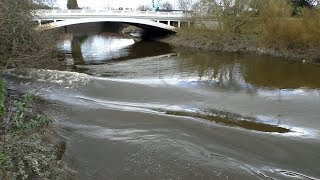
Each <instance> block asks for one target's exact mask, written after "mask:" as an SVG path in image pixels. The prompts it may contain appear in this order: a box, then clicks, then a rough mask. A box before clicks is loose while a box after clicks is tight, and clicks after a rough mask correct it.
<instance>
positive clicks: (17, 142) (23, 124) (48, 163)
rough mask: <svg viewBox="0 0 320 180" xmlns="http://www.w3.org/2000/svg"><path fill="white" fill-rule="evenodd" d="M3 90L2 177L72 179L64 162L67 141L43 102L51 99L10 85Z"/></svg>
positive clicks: (0, 174)
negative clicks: (46, 111) (49, 116)
mask: <svg viewBox="0 0 320 180" xmlns="http://www.w3.org/2000/svg"><path fill="white" fill-rule="evenodd" d="M4 87H5V86H3V88H4ZM2 94H4V97H5V98H4V101H3V107H4V112H5V113H3V118H2V119H3V121H2V122H1V123H0V125H1V132H0V165H1V166H0V178H1V179H5V180H10V179H52V178H53V179H59V178H60V179H73V175H72V173H71V171H70V170H69V169H68V167H67V166H66V165H65V164H64V163H63V162H62V157H63V155H64V153H65V151H66V142H65V140H64V139H63V138H62V136H60V135H59V134H58V132H57V130H56V128H55V127H54V125H53V124H52V121H51V119H49V118H48V117H46V116H45V115H44V114H45V112H44V111H45V109H43V105H46V104H47V103H48V102H46V101H44V100H43V99H41V98H39V97H36V96H32V95H26V94H23V93H21V92H18V91H15V90H11V89H6V90H5V89H4V90H3V91H2Z"/></svg>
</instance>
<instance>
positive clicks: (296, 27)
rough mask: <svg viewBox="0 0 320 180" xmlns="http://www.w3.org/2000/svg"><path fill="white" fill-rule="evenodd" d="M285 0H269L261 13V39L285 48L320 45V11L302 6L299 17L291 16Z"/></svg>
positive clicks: (289, 7)
mask: <svg viewBox="0 0 320 180" xmlns="http://www.w3.org/2000/svg"><path fill="white" fill-rule="evenodd" d="M291 12H292V7H291V5H290V4H288V3H286V1H285V0H282V1H279V0H270V1H269V3H268V4H267V6H266V7H265V9H264V11H263V12H262V14H261V18H262V19H263V22H264V23H262V24H261V28H260V29H261V40H262V42H264V43H267V44H274V45H277V46H282V47H286V48H292V47H293V46H297V47H300V46H308V47H310V46H319V45H320V12H319V10H317V9H309V8H304V9H303V10H302V14H301V16H300V17H291Z"/></svg>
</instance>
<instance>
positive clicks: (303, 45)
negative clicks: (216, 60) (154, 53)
mask: <svg viewBox="0 0 320 180" xmlns="http://www.w3.org/2000/svg"><path fill="white" fill-rule="evenodd" d="M200 2H201V1H200ZM213 2H215V1H213ZM221 2H222V4H223V6H221V5H218V4H214V3H213V4H208V3H204V4H201V3H200V4H198V7H196V9H195V11H194V13H193V14H192V18H191V20H192V21H194V22H195V24H196V25H195V26H193V27H192V28H182V29H179V30H178V33H177V34H176V35H175V36H172V37H169V38H166V39H163V40H162V41H165V42H168V43H171V44H174V45H178V46H187V47H194V48H199V49H203V50H215V51H227V52H250V53H261V54H270V55H275V56H282V57H289V58H292V59H293V60H297V61H301V62H310V63H320V10H319V9H316V8H307V7H304V8H303V7H301V8H300V10H299V13H295V14H294V13H293V12H296V10H295V9H294V8H295V7H294V6H293V5H292V4H291V3H290V1H286V0H270V1H249V0H237V1H236V2H237V3H235V4H234V5H232V4H228V1H227V0H222V1H221ZM209 7H210V8H209ZM204 12H207V13H206V14H205V13H204ZM208 21H211V22H215V24H214V25H212V23H211V24H208Z"/></svg>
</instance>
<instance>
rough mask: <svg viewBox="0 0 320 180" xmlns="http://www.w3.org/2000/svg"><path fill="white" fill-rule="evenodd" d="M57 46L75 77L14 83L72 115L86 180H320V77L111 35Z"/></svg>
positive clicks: (318, 71)
mask: <svg viewBox="0 0 320 180" xmlns="http://www.w3.org/2000/svg"><path fill="white" fill-rule="evenodd" d="M59 47H60V48H61V51H64V52H66V53H67V54H68V56H67V57H66V62H65V63H66V64H67V65H68V67H69V69H71V70H72V71H74V72H65V71H50V70H29V71H16V70H12V71H10V72H8V76H7V78H8V79H10V80H12V81H10V82H11V84H10V85H11V86H12V87H14V88H21V89H22V88H23V89H27V90H29V91H35V90H37V91H39V93H40V95H41V96H43V97H45V98H46V99H48V100H53V101H55V102H57V103H58V104H62V105H63V107H68V109H69V110H67V111H68V113H63V112H62V111H60V112H59V113H57V114H56V119H57V122H56V123H57V124H58V125H59V127H61V129H62V130H61V131H62V132H63V133H64V135H65V136H66V137H67V138H68V142H69V149H68V155H69V156H72V157H73V158H74V159H76V162H75V164H76V169H77V170H78V178H79V179H270V178H275V179H316V178H320V166H319V162H320V154H319V150H320V140H319V137H320V134H319V130H320V114H319V109H320V90H319V88H320V79H319V78H318V77H320V67H317V66H313V65H309V64H298V63H291V62H290V61H287V60H286V59H281V58H275V57H269V56H256V55H244V54H229V53H217V52H200V51H194V50H187V49H177V48H173V47H170V46H169V45H167V44H164V43H159V42H150V41H149V42H144V41H142V42H135V41H134V40H132V39H129V38H125V37H121V36H110V34H96V35H87V36H76V35H68V36H65V37H64V40H62V41H61V43H60V44H59ZM69 111H70V112H69Z"/></svg>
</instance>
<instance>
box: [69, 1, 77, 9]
mask: <svg viewBox="0 0 320 180" xmlns="http://www.w3.org/2000/svg"><path fill="white" fill-rule="evenodd" d="M67 8H68V9H79V6H78V2H77V0H68V2H67Z"/></svg>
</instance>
